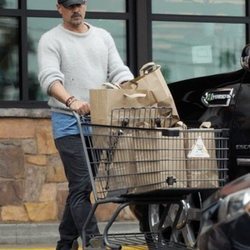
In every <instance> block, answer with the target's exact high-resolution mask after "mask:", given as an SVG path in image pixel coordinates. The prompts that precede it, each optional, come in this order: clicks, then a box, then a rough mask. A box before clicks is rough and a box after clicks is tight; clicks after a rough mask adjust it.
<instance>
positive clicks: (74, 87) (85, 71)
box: [38, 24, 133, 108]
mask: <svg viewBox="0 0 250 250" xmlns="http://www.w3.org/2000/svg"><path fill="white" fill-rule="evenodd" d="M87 25H88V26H89V27H90V28H89V30H88V31H87V32H86V33H76V32H71V31H69V30H67V29H65V28H64V27H63V25H61V24H60V25H58V26H56V27H55V28H53V29H51V30H50V31H48V32H46V33H45V34H43V35H42V37H41V39H40V41H39V44H38V65H39V74H38V79H39V81H40V84H41V87H42V89H43V91H44V92H45V93H47V92H48V89H49V87H50V85H51V83H53V82H54V81H55V80H59V81H61V82H62V84H63V85H64V87H65V88H66V90H67V91H68V92H69V93H70V95H74V96H75V97H76V98H78V99H80V100H84V101H89V89H93V88H98V87H100V85H101V84H102V83H104V82H107V81H108V82H112V83H114V82H116V83H121V82H123V81H127V80H131V79H133V75H132V73H131V72H130V70H129V69H128V67H127V66H125V65H124V63H123V61H122V59H121V58H120V56H119V54H118V51H117V49H116V46H115V43H114V40H113V38H112V37H111V35H110V34H109V33H108V32H107V31H106V30H104V29H101V28H97V27H95V26H92V25H90V24H87ZM48 103H49V105H50V106H51V107H55V108H65V105H64V104H62V103H60V102H59V101H57V100H56V99H55V98H53V97H50V98H49V102H48Z"/></svg>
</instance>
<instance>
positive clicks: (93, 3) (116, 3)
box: [88, 0, 126, 12]
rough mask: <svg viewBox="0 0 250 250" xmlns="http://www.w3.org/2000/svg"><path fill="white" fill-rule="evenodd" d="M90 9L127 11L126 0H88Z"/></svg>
mask: <svg viewBox="0 0 250 250" xmlns="http://www.w3.org/2000/svg"><path fill="white" fill-rule="evenodd" d="M88 10H89V11H107V12H125V11H126V0H105V1H100V0H90V1H88Z"/></svg>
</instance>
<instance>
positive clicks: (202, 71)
mask: <svg viewBox="0 0 250 250" xmlns="http://www.w3.org/2000/svg"><path fill="white" fill-rule="evenodd" d="M232 34H233V35H232ZM152 37H153V38H152V39H153V60H154V61H156V62H157V63H159V64H160V65H162V70H163V72H164V75H165V78H166V79H167V81H168V82H174V81H179V80H183V79H186V78H193V77H199V76H204V75H210V74H216V73H223V72H227V71H233V70H237V69H239V68H240V55H241V50H242V48H243V46H244V45H245V39H246V37H245V25H244V24H225V23H188V22H157V21H154V22H153V36H152Z"/></svg>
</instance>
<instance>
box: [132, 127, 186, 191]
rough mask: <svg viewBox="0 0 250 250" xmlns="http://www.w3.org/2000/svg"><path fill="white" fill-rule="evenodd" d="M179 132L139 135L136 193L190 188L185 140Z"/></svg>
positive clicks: (154, 132)
mask: <svg viewBox="0 0 250 250" xmlns="http://www.w3.org/2000/svg"><path fill="white" fill-rule="evenodd" d="M179 130H180V128H176V129H168V130H165V131H164V130H159V131H157V130H148V131H146V130H145V131H143V130H138V131H135V136H134V145H135V157H136V172H137V175H136V182H135V184H136V186H135V189H134V192H135V193H141V192H147V191H153V190H159V189H169V188H186V187H187V175H186V173H187V172H186V157H185V148H184V140H183V133H179V132H180V131H179ZM166 132H168V133H167V134H166Z"/></svg>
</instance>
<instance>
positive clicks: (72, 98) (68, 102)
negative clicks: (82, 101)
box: [65, 96, 75, 107]
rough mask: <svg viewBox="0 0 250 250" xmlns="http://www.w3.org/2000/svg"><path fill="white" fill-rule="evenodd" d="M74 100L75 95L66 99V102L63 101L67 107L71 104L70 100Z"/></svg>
mask: <svg viewBox="0 0 250 250" xmlns="http://www.w3.org/2000/svg"><path fill="white" fill-rule="evenodd" d="M74 100H75V97H74V96H70V97H69V98H68V99H67V100H66V102H65V105H66V106H67V107H69V106H70V105H71V104H72V102H73V101H74Z"/></svg>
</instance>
